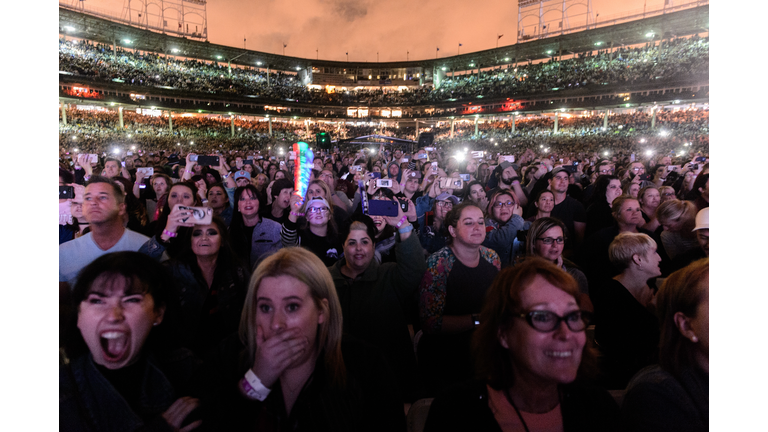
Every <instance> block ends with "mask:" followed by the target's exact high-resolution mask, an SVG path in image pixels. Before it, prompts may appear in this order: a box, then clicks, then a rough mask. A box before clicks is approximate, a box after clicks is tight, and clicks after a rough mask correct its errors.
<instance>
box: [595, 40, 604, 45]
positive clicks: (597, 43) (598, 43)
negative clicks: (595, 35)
mask: <svg viewBox="0 0 768 432" xmlns="http://www.w3.org/2000/svg"><path fill="white" fill-rule="evenodd" d="M602 44H603V43H602V42H599V41H598V42H595V46H600V45H602Z"/></svg>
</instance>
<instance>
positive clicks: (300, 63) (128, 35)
mask: <svg viewBox="0 0 768 432" xmlns="http://www.w3.org/2000/svg"><path fill="white" fill-rule="evenodd" d="M708 31H709V5H708V4H705V5H703V6H696V7H693V8H690V9H684V10H679V11H675V12H668V13H665V14H663V15H657V16H651V17H648V18H643V19H639V20H636V21H629V22H624V23H620V24H614V25H607V26H603V27H598V28H594V29H590V30H584V31H580V32H575V33H565V34H561V35H557V36H552V37H549V38H545V39H536V40H531V41H527V42H520V43H516V44H514V45H507V46H502V47H499V48H494V49H489V50H484V51H476V52H472V53H467V54H461V55H456V56H451V57H444V58H439V59H425V60H413V61H399V62H380V63H374V62H344V61H331V60H315V59H308V58H301V57H291V56H283V55H278V54H271V53H266V52H261V51H254V50H246V49H242V48H236V47H231V46H226V45H218V44H212V43H209V42H208V41H197V40H192V39H187V38H182V37H175V36H170V35H167V34H161V33H156V32H153V31H150V30H145V29H141V28H138V27H135V26H130V25H127V24H122V23H119V22H115V21H112V20H108V19H106V18H101V17H98V16H95V15H91V14H89V13H84V12H79V11H76V10H74V9H71V8H68V7H66V6H64V5H62V4H59V33H60V34H63V35H67V36H72V37H77V38H82V39H88V40H90V41H95V42H98V43H103V44H108V45H111V44H113V43H116V44H117V45H118V46H120V47H123V48H132V49H138V50H141V51H151V52H156V53H165V54H168V55H176V56H183V57H187V58H195V59H200V60H208V61H217V62H227V61H229V62H231V63H232V64H236V65H243V66H249V67H254V66H259V67H262V68H266V67H269V68H270V69H274V70H282V71H293V72H296V71H300V70H307V69H308V68H310V67H313V66H314V67H328V68H347V69H355V68H360V69H363V68H365V69H394V68H417V67H420V68H424V69H425V70H429V69H432V70H434V69H436V68H445V70H449V71H465V70H472V69H478V68H488V67H493V66H499V65H503V64H509V63H511V62H521V61H527V60H532V61H534V60H540V59H546V58H549V57H551V56H553V55H560V54H575V53H581V52H588V51H594V50H596V49H604V48H606V47H611V46H612V47H616V46H622V45H636V44H643V43H646V42H649V41H651V40H658V39H660V38H662V39H666V38H670V37H682V36H688V35H693V34H697V33H704V32H708ZM126 40H127V41H130V42H126Z"/></svg>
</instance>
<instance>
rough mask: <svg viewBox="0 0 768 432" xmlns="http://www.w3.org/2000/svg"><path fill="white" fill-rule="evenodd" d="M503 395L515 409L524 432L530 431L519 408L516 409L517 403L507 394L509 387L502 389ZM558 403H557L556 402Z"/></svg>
mask: <svg viewBox="0 0 768 432" xmlns="http://www.w3.org/2000/svg"><path fill="white" fill-rule="evenodd" d="M504 396H506V398H507V401H508V402H509V404H510V405H512V408H514V409H515V413H517V417H518V418H519V419H520V422H521V423H522V424H523V429H525V432H531V431H530V429H528V425H527V424H525V419H523V414H522V413H521V412H520V410H519V409H517V405H515V403H514V402H513V401H512V396H511V395H510V394H509V389H508V388H505V389H504ZM560 396H561V395H560V392H559V391H558V399H560ZM558 404H559V403H558Z"/></svg>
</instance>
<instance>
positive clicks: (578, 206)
mask: <svg viewBox="0 0 768 432" xmlns="http://www.w3.org/2000/svg"><path fill="white" fill-rule="evenodd" d="M569 184H570V173H569V172H568V171H567V170H566V169H565V168H563V167H557V168H555V169H553V170H552V178H551V179H549V189H550V190H551V191H552V194H553V195H555V207H554V208H553V209H552V212H551V213H550V216H551V217H554V218H558V219H560V220H561V221H562V222H563V223H564V224H565V227H566V228H568V233H569V234H570V235H571V236H572V237H573V241H571V237H568V239H567V240H566V243H565V248H566V249H570V250H573V249H575V248H576V247H578V246H579V245H580V244H581V242H582V241H583V240H584V231H585V230H586V227H587V212H586V210H584V205H583V204H582V203H580V202H579V201H578V200H576V199H574V198H571V197H569V196H568V195H567V192H568V185H569Z"/></svg>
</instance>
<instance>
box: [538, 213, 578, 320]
mask: <svg viewBox="0 0 768 432" xmlns="http://www.w3.org/2000/svg"><path fill="white" fill-rule="evenodd" d="M566 231H567V230H566V228H565V224H564V223H562V222H560V220H559V219H555V218H550V217H545V218H541V219H536V221H534V222H533V223H532V224H531V227H530V228H528V235H527V237H526V240H525V252H526V255H527V256H528V257H533V256H537V257H541V258H544V259H545V260H547V261H549V262H551V263H553V264H555V265H556V266H558V267H560V268H561V269H563V270H565V271H566V273H568V274H569V275H571V276H573V278H574V279H576V282H577V283H578V284H579V292H580V293H582V294H586V295H589V285H588V284H587V277H586V276H584V273H582V271H581V270H579V269H578V267H576V264H574V263H572V262H571V261H569V260H568V259H566V258H563V248H564V247H565V238H566V234H565V233H566ZM587 299H588V297H587ZM587 299H585V301H586V300H587ZM589 306H590V307H589V309H590V310H591V306H592V303H591V302H590V303H589Z"/></svg>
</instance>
